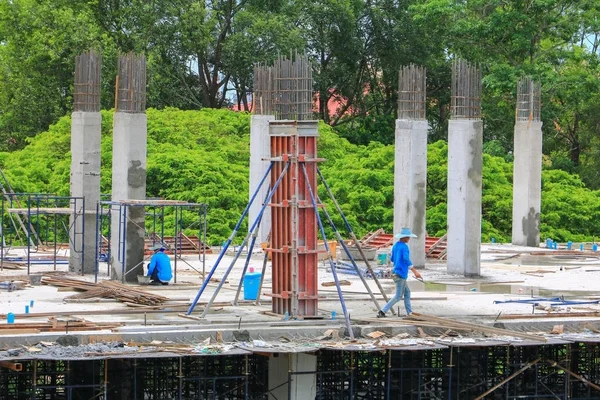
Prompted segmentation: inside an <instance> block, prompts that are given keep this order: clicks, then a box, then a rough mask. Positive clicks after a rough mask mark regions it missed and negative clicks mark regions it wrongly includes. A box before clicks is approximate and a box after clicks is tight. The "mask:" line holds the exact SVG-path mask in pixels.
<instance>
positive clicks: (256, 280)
mask: <svg viewBox="0 0 600 400" xmlns="http://www.w3.org/2000/svg"><path fill="white" fill-rule="evenodd" d="M260 276H261V273H260V272H248V273H246V275H245V276H244V300H256V298H257V297H258V287H259V286H260Z"/></svg>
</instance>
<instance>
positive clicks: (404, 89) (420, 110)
mask: <svg viewBox="0 0 600 400" xmlns="http://www.w3.org/2000/svg"><path fill="white" fill-rule="evenodd" d="M426 74H427V71H426V69H425V68H424V67H418V66H415V65H414V64H410V65H409V66H404V67H402V69H401V70H400V73H399V74H398V119H425V108H426V104H425V97H426V89H425V86H426V80H427V77H426Z"/></svg>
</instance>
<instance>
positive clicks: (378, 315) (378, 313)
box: [377, 310, 385, 318]
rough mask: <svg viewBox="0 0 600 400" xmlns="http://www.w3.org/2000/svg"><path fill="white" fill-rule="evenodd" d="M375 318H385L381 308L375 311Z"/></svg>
mask: <svg viewBox="0 0 600 400" xmlns="http://www.w3.org/2000/svg"><path fill="white" fill-rule="evenodd" d="M377 318H385V313H384V312H383V311H381V310H379V311H378V312H377Z"/></svg>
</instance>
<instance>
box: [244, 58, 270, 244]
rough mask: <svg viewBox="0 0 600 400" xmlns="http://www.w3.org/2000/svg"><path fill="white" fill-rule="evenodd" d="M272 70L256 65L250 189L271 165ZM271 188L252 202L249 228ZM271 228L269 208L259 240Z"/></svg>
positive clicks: (251, 129)
mask: <svg viewBox="0 0 600 400" xmlns="http://www.w3.org/2000/svg"><path fill="white" fill-rule="evenodd" d="M273 73H274V71H273V67H268V66H266V65H261V64H256V65H255V66H254V92H253V93H252V111H253V113H252V116H251V117H250V188H256V187H258V185H259V184H260V181H261V179H262V177H263V176H264V175H265V173H266V172H267V169H268V168H269V164H270V161H269V157H270V156H271V150H270V142H269V122H270V121H273V120H274V119H275V115H274V114H275V112H274V109H273V100H274V97H275V92H274V89H273V86H274V84H275V79H274V78H273ZM268 190H269V187H268V185H264V186H263V187H262V188H261V189H260V191H259V192H258V194H257V201H254V202H253V203H252V204H251V205H250V209H249V210H248V218H249V220H250V221H251V222H250V223H249V224H248V227H250V226H251V225H252V221H254V220H256V218H257V217H258V215H259V214H260V210H261V208H262V203H261V201H262V200H264V199H265V197H266V195H267V192H268ZM252 194H253V191H252V190H250V192H249V196H250V197H251V196H252ZM270 230H271V210H270V209H269V208H267V209H265V210H264V212H263V215H262V222H261V224H260V227H259V229H258V233H257V235H258V237H257V241H258V243H264V242H267V240H268V237H269V232H270Z"/></svg>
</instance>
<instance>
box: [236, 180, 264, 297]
mask: <svg viewBox="0 0 600 400" xmlns="http://www.w3.org/2000/svg"><path fill="white" fill-rule="evenodd" d="M269 193H270V191H269V192H267V195H266V196H265V200H264V202H263V207H261V209H260V213H259V214H258V216H257V217H256V221H257V222H258V223H257V224H256V228H254V231H249V233H250V232H251V233H252V241H251V242H250V246H249V247H248V255H247V256H246V262H245V263H244V269H243V270H242V276H241V277H240V283H239V284H238V288H237V291H236V292H235V298H234V299H233V305H234V306H237V304H238V299H239V297H240V292H241V291H242V284H243V282H244V277H245V276H246V271H247V270H248V265H249V264H250V258H251V257H252V250H253V249H254V244H255V243H256V237H257V236H258V229H259V228H260V223H261V222H262V216H263V212H264V210H265V209H266V208H265V205H266V204H268V198H269Z"/></svg>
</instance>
